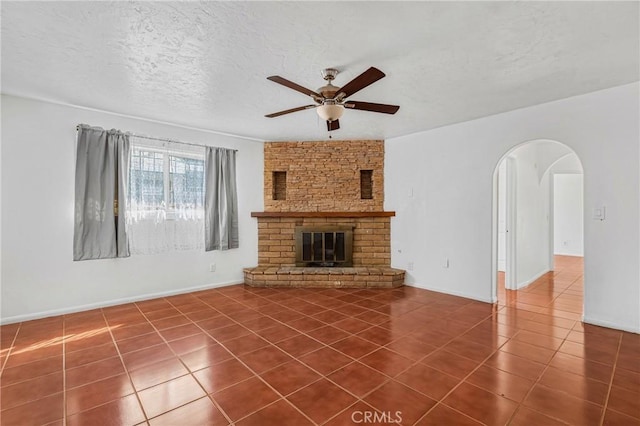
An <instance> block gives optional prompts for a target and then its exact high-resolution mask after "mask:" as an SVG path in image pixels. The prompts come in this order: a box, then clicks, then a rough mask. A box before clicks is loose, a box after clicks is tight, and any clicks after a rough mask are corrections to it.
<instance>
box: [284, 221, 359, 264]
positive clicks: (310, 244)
mask: <svg viewBox="0 0 640 426" xmlns="http://www.w3.org/2000/svg"><path fill="white" fill-rule="evenodd" d="M295 240H296V266H316V267H332V266H335V267H340V266H344V267H348V266H352V265H353V227H352V226H296V227H295Z"/></svg>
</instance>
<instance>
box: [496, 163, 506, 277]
mask: <svg viewBox="0 0 640 426" xmlns="http://www.w3.org/2000/svg"><path fill="white" fill-rule="evenodd" d="M497 195H498V271H502V272H505V271H506V270H507V161H506V159H505V160H503V161H502V162H501V163H500V166H498V194H497Z"/></svg>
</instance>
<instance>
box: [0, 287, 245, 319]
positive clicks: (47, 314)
mask: <svg viewBox="0 0 640 426" xmlns="http://www.w3.org/2000/svg"><path fill="white" fill-rule="evenodd" d="M243 282H244V281H228V282H223V283H216V284H205V285H201V286H196V287H188V288H181V289H179V290H171V291H163V292H158V293H148V294H141V295H138V296H131V297H125V298H122V299H112V300H108V301H104V302H96V303H89V304H87V305H78V306H72V307H68V308H62V309H52V310H50V311H42V312H36V313H33V314H25V315H15V316H12V317H6V318H0V325H5V324H12V323H16V322H23V321H31V320H36V319H42V318H47V317H53V316H57V315H65V314H74V313H77V312H83V311H90V310H92V309H98V308H107V307H109V306H116V305H123V304H125V303H132V302H140V301H143V300H149V299H157V298H160V297H167V296H175V295H176V294H183V293H191V292H194V291H200V290H208V289H212V288H218V287H228V286H230V285H236V284H242V283H243Z"/></svg>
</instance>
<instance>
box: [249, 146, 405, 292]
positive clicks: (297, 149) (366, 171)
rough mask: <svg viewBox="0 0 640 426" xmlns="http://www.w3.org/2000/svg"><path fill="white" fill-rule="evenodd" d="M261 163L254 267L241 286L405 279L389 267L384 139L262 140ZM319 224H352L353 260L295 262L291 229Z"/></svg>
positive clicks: (396, 282) (390, 283) (393, 283)
mask: <svg viewBox="0 0 640 426" xmlns="http://www.w3.org/2000/svg"><path fill="white" fill-rule="evenodd" d="M264 161H265V167H264V169H265V170H264V182H265V188H264V199H265V201H264V204H265V209H264V211H263V212H253V213H252V216H253V217H256V218H257V220H258V266H257V267H254V268H246V269H245V270H244V275H245V283H246V284H248V285H251V286H264V287H398V286H401V285H403V284H404V271H402V270H399V269H395V268H391V244H390V241H391V232H390V231H391V229H390V225H391V223H390V220H391V217H393V216H394V215H395V213H394V212H385V211H383V205H384V181H383V178H384V174H383V171H384V141H381V140H354V141H324V142H267V143H265V145H264ZM363 180H364V181H363ZM316 226H317V227H318V229H327V228H331V227H338V228H341V229H344V228H348V229H353V241H352V255H353V261H352V266H350V267H342V266H328V267H325V266H296V241H295V231H296V228H297V227H298V228H299V227H304V228H305V229H309V228H311V229H313V228H314V227H316ZM323 248H324V247H323ZM298 260H299V259H298Z"/></svg>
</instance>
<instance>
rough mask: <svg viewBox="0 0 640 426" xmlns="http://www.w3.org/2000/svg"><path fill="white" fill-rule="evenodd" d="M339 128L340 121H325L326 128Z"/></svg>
mask: <svg viewBox="0 0 640 426" xmlns="http://www.w3.org/2000/svg"><path fill="white" fill-rule="evenodd" d="M339 128H340V122H339V121H338V120H333V121H327V130H328V131H332V130H338V129H339Z"/></svg>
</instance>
